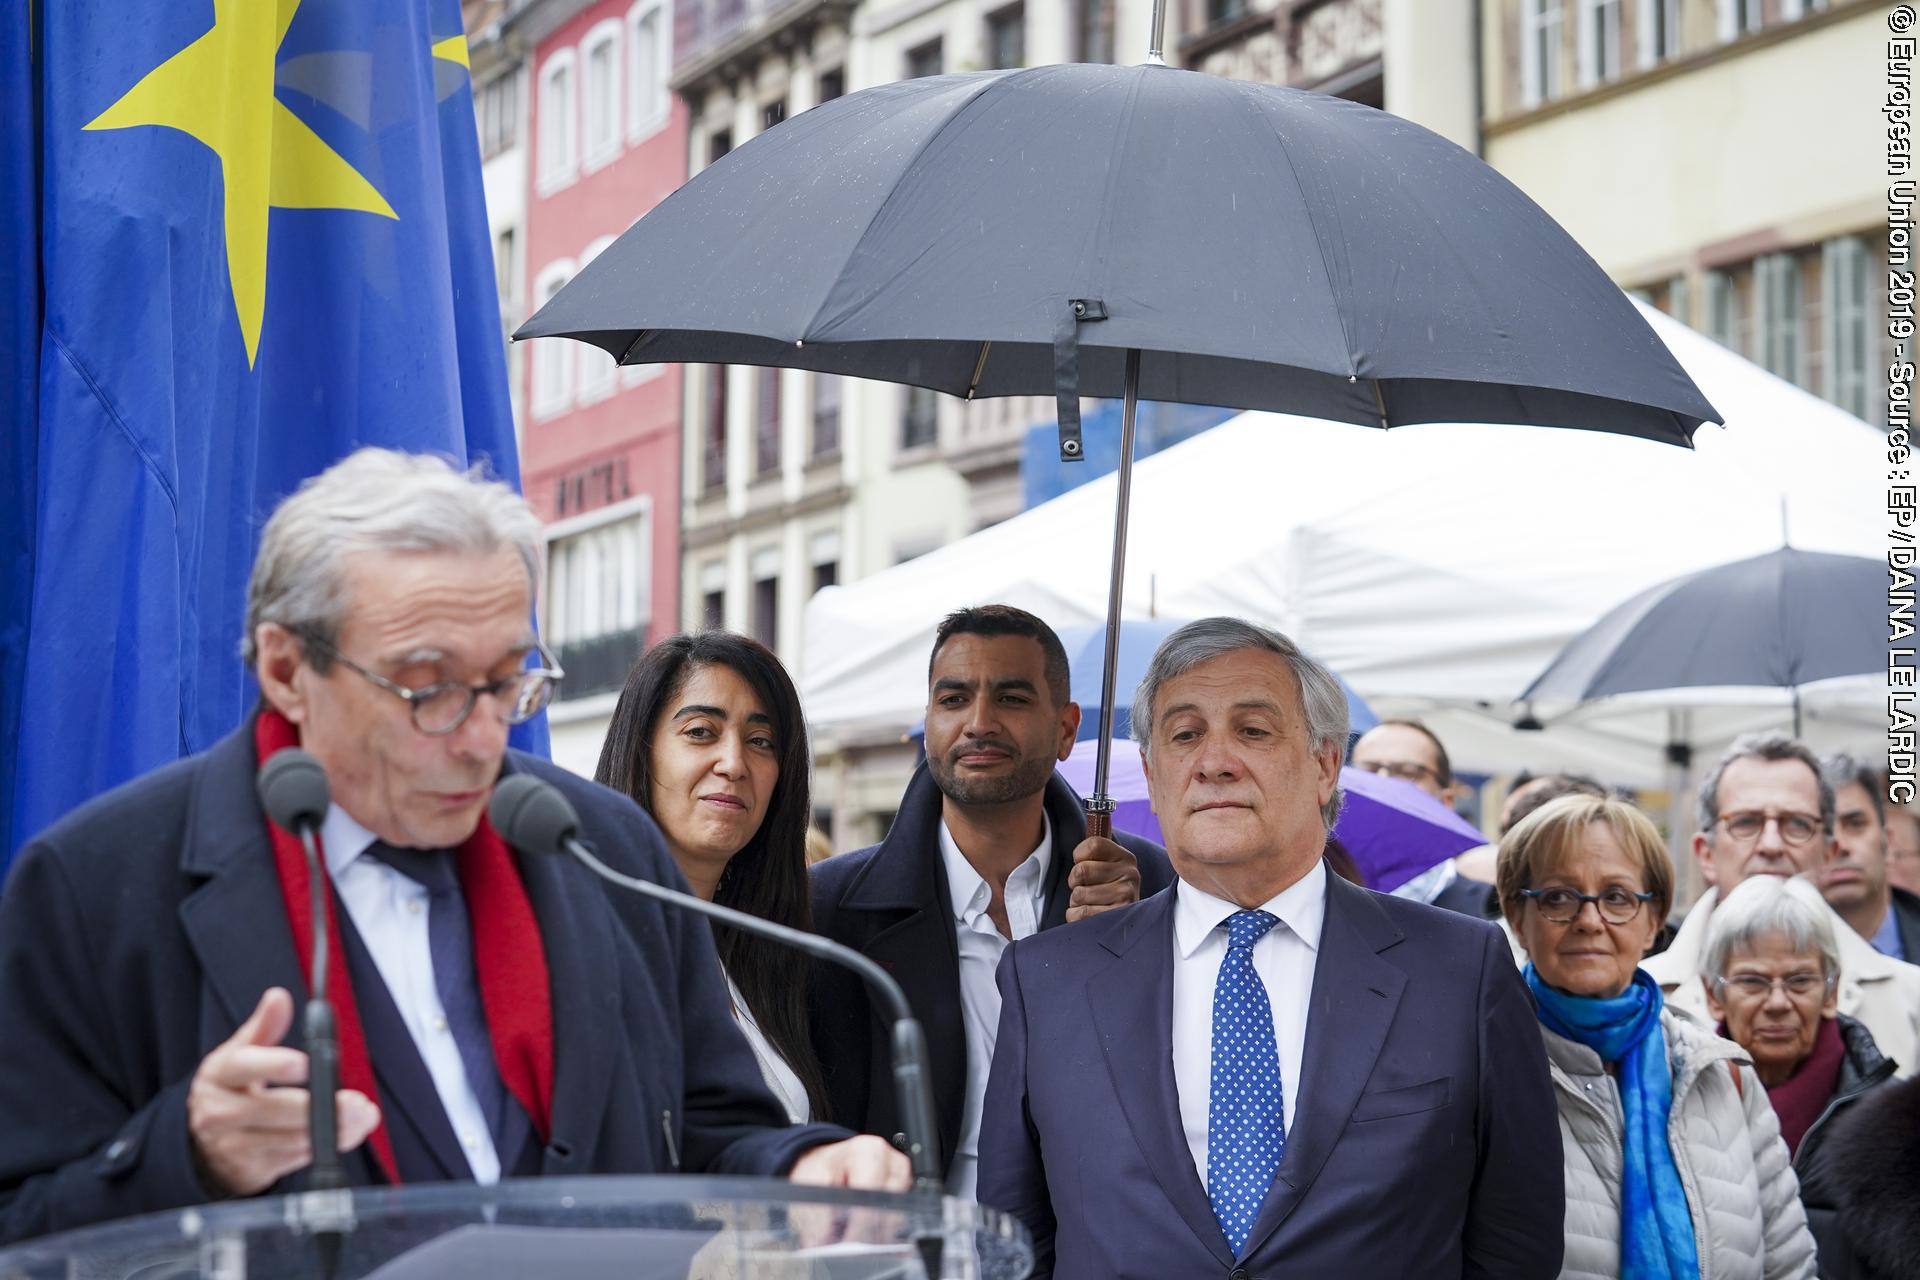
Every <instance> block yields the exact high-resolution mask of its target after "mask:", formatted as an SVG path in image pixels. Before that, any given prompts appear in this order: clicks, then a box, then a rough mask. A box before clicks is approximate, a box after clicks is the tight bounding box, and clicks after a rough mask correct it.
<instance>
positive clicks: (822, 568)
mask: <svg viewBox="0 0 1920 1280" xmlns="http://www.w3.org/2000/svg"><path fill="white" fill-rule="evenodd" d="M839 582H840V562H839V561H838V560H829V561H827V562H826V563H825V564H817V565H815V566H813V589H814V591H815V592H816V593H818V592H821V591H825V590H826V589H827V588H828V587H831V586H836V585H838V584H839Z"/></svg>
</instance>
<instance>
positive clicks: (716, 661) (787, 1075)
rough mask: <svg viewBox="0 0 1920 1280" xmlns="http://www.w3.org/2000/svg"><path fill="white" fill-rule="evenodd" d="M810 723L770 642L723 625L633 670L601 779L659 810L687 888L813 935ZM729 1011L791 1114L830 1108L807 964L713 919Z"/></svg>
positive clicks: (658, 651) (651, 655)
mask: <svg viewBox="0 0 1920 1280" xmlns="http://www.w3.org/2000/svg"><path fill="white" fill-rule="evenodd" d="M807 772H808V752H807V728H806V723H805V721H804V719H803V718H802V716H801V713H800V695H799V694H798V693H797V692H796V691H795V690H794V687H793V680H792V679H791V678H790V677H789V676H788V675H787V672H786V668H784V667H782V666H781V665H780V660H779V659H778V658H776V657H774V655H773V654H772V652H771V651H769V650H768V649H767V648H766V647H765V646H764V645H761V644H758V643H756V642H755V641H753V640H749V639H747V638H746V637H745V636H740V635H735V634H733V633H732V632H727V631H705V632H699V633H697V634H692V635H685V634H682V635H676V636H670V637H668V638H667V639H665V640H662V641H660V642H659V643H658V644H656V645H654V646H653V647H652V648H651V649H649V650H647V652H646V653H645V654H644V655H642V656H641V658H640V660H639V661H638V662H636V663H635V664H634V666H633V670H632V671H631V672H629V673H628V675H627V683H626V687H625V688H624V689H622V690H621V692H620V702H619V705H618V706H617V707H616V708H615V709H614V713H613V723H612V724H611V725H610V726H608V729H607V740H606V745H605V746H604V747H603V748H602V749H601V752H600V767H599V768H598V769H597V770H595V772H594V778H595V780H596V781H598V782H601V783H603V784H605V785H606V786H609V787H612V788H614V789H615V790H617V791H623V792H625V793H626V794H627V795H629V796H631V797H633V799H634V800H635V801H637V802H638V803H639V805H640V807H641V808H643V809H645V810H646V811H647V812H648V813H650V814H652V815H653V819H654V821H655V822H657V823H659V824H660V830H661V832H662V834H664V835H665V836H666V839H667V847H668V848H669V849H670V850H671V851H672V853H673V858H674V861H675V862H676V863H678V864H679V866H680V870H681V873H682V874H684V875H685V876H686V878H687V882H688V883H689V884H690V885H691V886H692V887H693V891H694V892H695V893H697V894H699V895H700V896H701V897H703V898H706V899H707V900H708V901H710V902H717V903H719V904H720V905H722V906H727V907H733V908H735V909H737V910H740V911H747V912H751V913H752V914H754V915H756V916H760V917H761V918H763V919H766V920H772V921H775V922H777V923H779V924H784V925H791V926H792V927H794V928H796V929H807V928H810V927H811V924H812V912H811V910H810V908H809V905H808V904H809V901H810V899H809V897H808V890H807V852H806V844H807V826H808V822H809V818H810V813H811V810H810V807H809V802H808V787H807ZM713 936H714V942H715V943H716V944H717V946H718V947H719V951H720V964H721V967H722V968H724V969H725V970H726V974H727V982H728V984H729V985H730V986H731V988H732V990H733V1001H734V1016H735V1018H737V1019H738V1020H739V1023H740V1029H741V1030H742V1031H743V1032H745V1033H746V1037H747V1041H748V1043H750V1044H751V1045H752V1046H753V1051H754V1055H755V1057H757V1058H758V1059H759V1060H760V1071H761V1074H762V1075H764V1076H765V1077H766V1080H767V1085H768V1087H769V1088H771V1089H772V1090H773V1093H774V1096H775V1097H777V1098H779V1099H780V1100H781V1102H783V1103H784V1104H785V1105H786V1108H787V1114H788V1115H789V1116H790V1117H791V1118H792V1119H793V1120H794V1121H795V1122H796V1123H798V1122H801V1121H805V1120H808V1119H810V1118H811V1117H814V1116H818V1115H821V1114H823V1113H824V1110H825V1092H824V1089H823V1086H822V1083H821V1077H820V1066H819V1062H818V1060H817V1059H816V1058H815V1057H814V1054H813V1045H812V1041H811V1040H810V1039H809V1037H808V1034H807V1004H806V991H807V982H806V973H805V970H804V967H803V964H804V957H802V956H799V955H797V954H796V953H795V952H793V951H792V950H790V949H787V948H784V947H779V946H776V945H774V944H772V943H770V942H766V941H764V940H762V939H759V938H755V937H752V936H751V935H748V934H744V933H739V932H737V931H735V930H733V929H729V928H726V927H725V926H719V925H716V926H715V927H714V930H713Z"/></svg>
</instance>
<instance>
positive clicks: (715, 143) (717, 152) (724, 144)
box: [707, 129, 733, 164]
mask: <svg viewBox="0 0 1920 1280" xmlns="http://www.w3.org/2000/svg"><path fill="white" fill-rule="evenodd" d="M731 150H733V130H731V129H719V130H716V131H715V132H714V134H713V136H712V137H710V138H708V139H707V163H708V164H712V163H713V162H714V161H716V160H718V159H720V158H721V157H723V156H725V155H726V154H727V152H729V151H731Z"/></svg>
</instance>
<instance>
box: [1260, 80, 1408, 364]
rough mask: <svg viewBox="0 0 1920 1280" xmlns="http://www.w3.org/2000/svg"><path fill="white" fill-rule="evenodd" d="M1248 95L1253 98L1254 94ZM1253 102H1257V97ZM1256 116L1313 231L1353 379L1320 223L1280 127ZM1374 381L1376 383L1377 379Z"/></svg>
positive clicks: (1347, 339)
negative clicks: (1268, 135)
mask: <svg viewBox="0 0 1920 1280" xmlns="http://www.w3.org/2000/svg"><path fill="white" fill-rule="evenodd" d="M1248 96H1249V97H1254V95H1248ZM1264 96H1265V95H1264V94H1263V95H1259V97H1264ZM1255 100H1256V102H1257V101H1258V98H1256V99H1255ZM1259 114H1260V118H1261V120H1262V122H1263V123H1265V125H1266V126H1267V129H1268V131H1270V132H1271V133H1272V134H1273V140H1274V141H1275V142H1276V143H1278V144H1279V145H1278V146H1277V147H1276V148H1275V150H1276V151H1277V152H1278V153H1279V154H1280V156H1281V158H1282V159H1284V160H1285V161H1286V165H1287V174H1288V175H1289V176H1290V177H1291V178H1292V179H1293V189H1294V191H1295V192H1297V193H1298V194H1299V196H1300V211H1301V214H1302V215H1303V216H1304V217H1305V218H1306V220H1307V225H1308V226H1309V227H1311V228H1313V247H1314V249H1315V251H1316V252H1318V253H1319V255H1320V276H1321V279H1322V280H1323V281H1325V283H1326V290H1327V301H1328V302H1329V303H1330V304H1331V305H1332V307H1333V315H1334V318H1335V319H1336V320H1338V321H1339V322H1340V345H1341V346H1342V347H1344V348H1345V349H1346V353H1347V376H1348V377H1350V378H1351V377H1355V376H1357V375H1358V374H1359V372H1360V370H1359V369H1358V368H1357V367H1356V365H1357V364H1358V362H1357V361H1356V360H1355V359H1354V356H1353V334H1352V333H1351V332H1350V331H1349V330H1348V328H1347V318H1346V316H1345V315H1344V314H1343V313H1342V312H1341V310H1340V298H1339V296H1338V295H1337V294H1335V293H1334V290H1333V268H1332V267H1331V266H1330V265H1328V263H1327V247H1326V243H1325V241H1324V240H1322V239H1321V231H1320V224H1319V222H1318V221H1317V220H1316V219H1315V218H1314V216H1313V204H1312V202H1311V201H1309V200H1308V199H1307V198H1306V189H1305V188H1304V187H1303V186H1302V185H1301V183H1300V171H1299V169H1297V168H1295V167H1294V163H1293V153H1292V152H1290V151H1288V150H1287V140H1286V138H1285V137H1284V136H1282V135H1281V133H1280V126H1279V125H1278V124H1276V123H1275V122H1274V120H1273V117H1271V116H1269V115H1268V114H1267V113H1266V112H1265V111H1264V110H1262V111H1260V113H1259ZM1375 381H1376V383H1377V382H1378V379H1375ZM1376 394H1377V391H1376Z"/></svg>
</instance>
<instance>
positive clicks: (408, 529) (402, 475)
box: [240, 449, 540, 674]
mask: <svg viewBox="0 0 1920 1280" xmlns="http://www.w3.org/2000/svg"><path fill="white" fill-rule="evenodd" d="M503 547H511V548H513V550H514V551H515V552H517V553H518V554H519V556H520V562H521V563H522V564H523V565H525V566H526V570H527V590H528V592H529V594H531V593H532V591H533V590H534V586H535V584H536V583H537V582H539V562H540V555H539V547H540V519H539V517H538V516H536V515H534V514H533V509H532V508H531V507H529V506H528V505H527V502H526V499H525V498H522V497H521V496H520V495H519V494H517V493H515V492H514V491H513V490H512V489H510V488H508V487H507V486H506V485H505V484H502V483H501V482H499V481H498V480H491V479H488V478H487V476H486V473H485V471H484V470H483V468H482V467H481V466H478V465H476V466H474V467H473V468H471V469H470V470H467V471H465V472H462V471H460V470H458V469H457V468H456V467H455V466H454V465H453V464H452V463H450V462H448V461H447V460H446V459H444V458H439V457H435V456H433V455H431V454H410V453H398V452H395V451H394V450H391V449H360V450H358V451H356V452H355V453H353V454H351V455H349V456H348V457H346V458H343V459H342V460H340V461H339V462H336V463H334V464H333V465H332V466H331V467H328V468H327V469H326V470H325V471H323V472H321V473H320V474H319V475H317V476H313V477H311V478H309V479H308V480H307V481H306V482H305V483H303V484H302V485H301V486H300V488H299V489H298V490H297V491H296V492H294V494H293V495H292V496H290V497H289V498H287V499H286V501H284V502H282V503H281V504H280V506H279V508H278V509H277V510H275V511H274V513H273V517H272V518H271V519H269V520H268V521H267V527H266V529H265V531H264V532H263V533H262V534H261V536H260V554H259V555H258V556H256V557H255V558H254V562H253V575H252V577H251V578H250V579H249V581H248V583H247V631H246V635H245V637H244V638H243V639H242V640H241V644H240V655H241V657H242V658H244V659H245V660H246V663H247V665H248V666H252V665H253V664H254V661H255V659H256V658H257V657H258V654H257V653H256V651H255V647H254V633H255V632H256V631H257V630H258V629H259V627H260V624H261V623H263V622H275V623H278V624H279V625H281V626H283V627H285V628H286V629H287V630H289V631H292V632H296V633H298V634H299V635H301V636H305V637H311V638H313V639H317V640H319V641H320V642H321V643H322V644H325V645H329V646H330V645H332V644H334V643H335V642H336V641H337V640H338V639H339V635H340V627H341V624H342V623H343V622H344V621H345V613H346V609H347V599H346V578H347V563H348V561H349V560H350V559H351V558H352V557H354V556H356V555H359V554H361V553H363V552H389V553H391V552H425V553H448V554H464V555H491V554H492V553H494V552H496V551H499V550H500V549H501V548H503ZM308 661H309V663H310V664H311V665H312V666H313V668H314V670H316V671H319V672H321V673H323V674H324V673H325V672H326V671H327V669H328V668H329V666H330V665H331V661H332V660H331V658H330V657H329V656H328V655H326V654H325V653H323V652H319V651H317V650H313V649H311V647H310V648H309V653H308Z"/></svg>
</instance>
